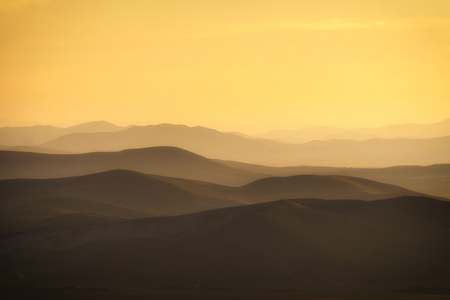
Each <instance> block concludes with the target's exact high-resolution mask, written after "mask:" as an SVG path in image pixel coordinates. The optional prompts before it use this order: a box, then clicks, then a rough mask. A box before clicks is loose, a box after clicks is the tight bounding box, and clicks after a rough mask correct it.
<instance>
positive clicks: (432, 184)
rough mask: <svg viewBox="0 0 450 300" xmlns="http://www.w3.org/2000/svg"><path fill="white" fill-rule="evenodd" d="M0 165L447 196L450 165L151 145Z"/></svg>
mask: <svg viewBox="0 0 450 300" xmlns="http://www.w3.org/2000/svg"><path fill="white" fill-rule="evenodd" d="M0 165H2V168H1V169H0V179H13V178H58V177H70V176H80V175H87V174H91V173H97V172H104V171H108V170H114V169H124V170H131V171H136V172H141V173H146V174H154V175H161V176H168V177H177V178H185V179H195V180H201V181H208V182H211V183H216V184H221V185H231V186H241V185H244V184H248V183H250V182H252V181H254V180H257V179H262V178H265V177H273V176H294V175H302V174H303V175H306V174H312V175H314V174H315V175H346V176H352V177H361V178H366V179H370V180H375V181H379V182H384V183H389V184H395V185H399V186H402V187H405V188H407V189H411V190H415V191H419V192H422V193H425V194H429V195H435V196H442V197H447V198H448V197H450V165H449V164H440V165H431V166H396V167H388V168H336V167H314V166H298V167H269V166H262V165H251V164H245V163H239V162H234V161H223V160H216V161H214V160H210V159H207V158H205V157H202V156H199V155H196V154H194V153H191V152H188V151H186V150H183V149H179V148H174V147H153V148H143V149H131V150H124V151H120V152H98V153H85V154H70V155H51V154H39V153H25V152H12V151H0Z"/></svg>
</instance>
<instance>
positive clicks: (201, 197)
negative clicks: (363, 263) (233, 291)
mask: <svg viewBox="0 0 450 300" xmlns="http://www.w3.org/2000/svg"><path fill="white" fill-rule="evenodd" d="M420 195H422V194H420V193H417V192H413V191H410V190H407V189H404V188H400V187H397V186H392V185H388V184H383V183H378V182H374V181H370V180H364V179H360V178H352V177H344V176H320V175H299V176H292V177H273V178H265V179H261V180H258V181H255V182H252V183H250V184H247V185H244V186H241V187H228V186H222V185H215V184H212V183H209V182H202V181H193V180H186V179H176V178H170V177H162V176H156V175H145V174H142V173H137V172H132V171H124V170H113V171H107V172H102V173H96V174H91V175H84V176H78V177H68V178H58V179H12V180H0V208H1V211H2V212H1V214H0V215H1V217H2V222H3V226H2V227H3V230H7V231H9V230H13V231H14V230H19V229H21V228H27V226H31V225H35V224H36V223H39V222H42V221H44V220H47V219H49V218H54V217H58V216H61V215H65V214H90V215H93V214H94V215H102V216H104V217H108V218H110V217H113V218H138V217H143V216H159V215H181V214H186V213H192V212H198V211H204V210H209V209H215V208H222V207H230V206H239V205H245V204H249V203H259V202H267V201H273V200H279V199H287V198H304V197H312V198H323V199H363V200H375V199H384V198H389V197H398V196H420ZM90 219H92V218H90Z"/></svg>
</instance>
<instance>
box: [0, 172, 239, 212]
mask: <svg viewBox="0 0 450 300" xmlns="http://www.w3.org/2000/svg"><path fill="white" fill-rule="evenodd" d="M210 186H213V185H212V184H209V183H203V182H197V181H189V180H184V179H175V178H170V177H162V176H156V175H145V174H142V173H137V172H132V171H124V170H112V171H107V172H102V173H95V174H91V175H85V176H78V177H68V178H58V179H16V180H2V181H0V195H1V200H0V203H1V205H0V207H1V210H2V215H10V214H12V213H16V212H21V211H23V210H28V209H29V208H30V207H33V206H36V205H37V206H38V207H40V208H42V201H45V203H50V204H51V205H52V206H50V207H49V206H47V207H49V208H52V209H67V205H70V206H72V207H73V206H75V205H79V206H82V207H83V208H84V209H87V207H88V206H90V207H91V209H90V210H89V211H88V212H90V213H98V208H97V207H98V205H100V204H102V205H105V204H107V205H112V206H114V207H121V208H126V209H128V210H134V211H139V212H143V213H146V214H151V215H177V214H185V213H190V212H196V211H202V210H207V209H213V208H220V207H228V206H234V205H242V204H246V202H245V201H242V200H239V199H237V198H236V197H233V196H230V195H227V194H224V193H220V192H218V191H215V190H213V189H212V188H211V187H210ZM80 200H81V201H83V203H85V204H77V201H80ZM67 201H69V204H68V203H66V202H67ZM99 203H100V204H99ZM94 204H95V205H94ZM60 205H61V206H62V207H61V206H60ZM93 205H94V207H92V206H93ZM107 211H110V213H109V214H107V215H112V216H119V217H123V215H120V214H119V215H116V214H114V211H113V210H111V209H110V210H107ZM77 212H80V210H77ZM105 214H106V213H105Z"/></svg>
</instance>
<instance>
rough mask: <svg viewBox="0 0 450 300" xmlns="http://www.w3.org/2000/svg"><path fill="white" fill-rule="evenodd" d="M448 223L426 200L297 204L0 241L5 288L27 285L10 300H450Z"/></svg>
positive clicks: (38, 231)
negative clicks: (24, 298)
mask: <svg viewBox="0 0 450 300" xmlns="http://www.w3.org/2000/svg"><path fill="white" fill-rule="evenodd" d="M449 214H450V203H449V202H444V201H439V200H435V199H431V198H426V197H400V198H394V199H388V200H377V201H369V202H367V201H357V200H335V201H329V200H328V201H327V200H318V199H300V200H282V201H276V202H269V203H263V204H256V205H247V206H239V207H232V208H224V209H219V210H212V211H207V212H200V213H196V214H191V215H183V216H176V217H164V218H144V219H136V220H127V221H121V220H108V221H102V222H98V223H96V224H95V223H92V222H91V223H89V224H82V225H74V226H71V227H70V226H69V227H65V226H57V227H52V226H46V227H45V226H44V227H42V228H40V227H36V228H33V229H30V230H27V231H24V232H17V233H14V234H8V235H7V236H2V240H1V248H0V249H1V261H2V266H3V267H2V270H3V277H4V278H5V279H6V278H7V279H8V280H9V282H15V284H16V285H18V286H30V288H29V289H28V290H27V289H21V290H14V289H13V288H11V287H10V288H8V289H5V290H4V293H5V294H7V295H12V296H17V297H20V295H28V296H30V295H34V296H35V297H43V298H45V297H46V294H50V295H55V293H54V292H55V291H57V294H58V291H59V295H69V296H72V297H73V298H74V299H77V297H79V298H80V299H81V298H82V297H92V298H90V299H95V298H96V297H98V299H103V298H102V297H108V295H111V293H114V291H115V292H119V294H118V295H116V296H117V299H145V298H144V297H145V296H147V297H156V298H160V299H183V298H184V299H203V297H206V298H211V299H226V298H227V297H231V296H233V297H236V298H238V299H313V298H314V299H318V298H323V299H331V298H336V299H337V298H339V297H344V298H352V299H369V298H370V299H394V298H398V299H446V298H445V294H443V293H445V291H448V287H449V285H448V284H449V282H450V256H449V255H448V253H450V240H449V239H448V236H449V234H450V219H449V218H448V216H449ZM37 254H38V255H37ZM33 282H34V283H35V284H37V283H39V282H44V283H45V282H47V284H46V286H47V288H45V287H41V288H40V289H39V288H34V289H33ZM51 282H53V285H52V284H51ZM58 283H59V284H58ZM58 285H59V290H58V289H57V287H58ZM44 286H45V285H44ZM63 287H64V288H65V290H64V288H63ZM76 287H78V289H79V293H78V295H77V294H76V289H77V288H76ZM52 289H53V290H52ZM52 291H53V293H52ZM133 291H134V292H133ZM137 291H138V292H137ZM136 292H137V293H136ZM74 293H75V294H74ZM120 293H122V294H120ZM411 294H414V297H410V298H408V297H407V296H408V295H409V296H411ZM127 295H128V296H127ZM261 295H264V296H261ZM405 295H406V296H405ZM140 296H142V298H140ZM119 297H120V298H119ZM122 297H123V298H122ZM405 297H406V298H405ZM439 297H442V298H439ZM112 299H114V298H112Z"/></svg>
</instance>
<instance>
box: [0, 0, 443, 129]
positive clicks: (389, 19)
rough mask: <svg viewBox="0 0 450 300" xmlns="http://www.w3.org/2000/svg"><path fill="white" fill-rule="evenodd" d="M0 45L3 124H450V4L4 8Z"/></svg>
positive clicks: (277, 2) (116, 1)
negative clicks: (440, 122)
mask: <svg viewBox="0 0 450 300" xmlns="http://www.w3.org/2000/svg"><path fill="white" fill-rule="evenodd" d="M0 46H1V47H0V99H1V107H0V119H2V120H3V121H2V122H3V123H2V124H1V125H3V126H4V125H8V124H10V125H15V124H18V122H24V121H34V122H38V123H53V124H59V125H70V124H74V123H80V122H85V121H92V120H108V121H111V122H114V123H117V124H120V125H128V124H157V123H163V122H166V123H183V124H187V125H204V126H210V127H214V128H218V129H222V130H241V131H243V132H258V131H264V130H266V129H275V128H295V127H299V126H300V125H301V124H311V125H333V126H336V125H337V126H351V127H353V126H358V127H359V126H380V125H386V124H393V123H404V122H414V123H433V122H437V121H440V120H443V119H445V118H448V117H450V1H448V0H422V1H418V0H386V1H385V0H328V1H326V0H308V1H301V0H286V1H284V0H273V1H272V0H269V1H265V0H255V1H251V0H208V1H196V0H178V1H171V0H0ZM7 120H12V121H7ZM13 121H14V122H13ZM8 122H9V123H8Z"/></svg>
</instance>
